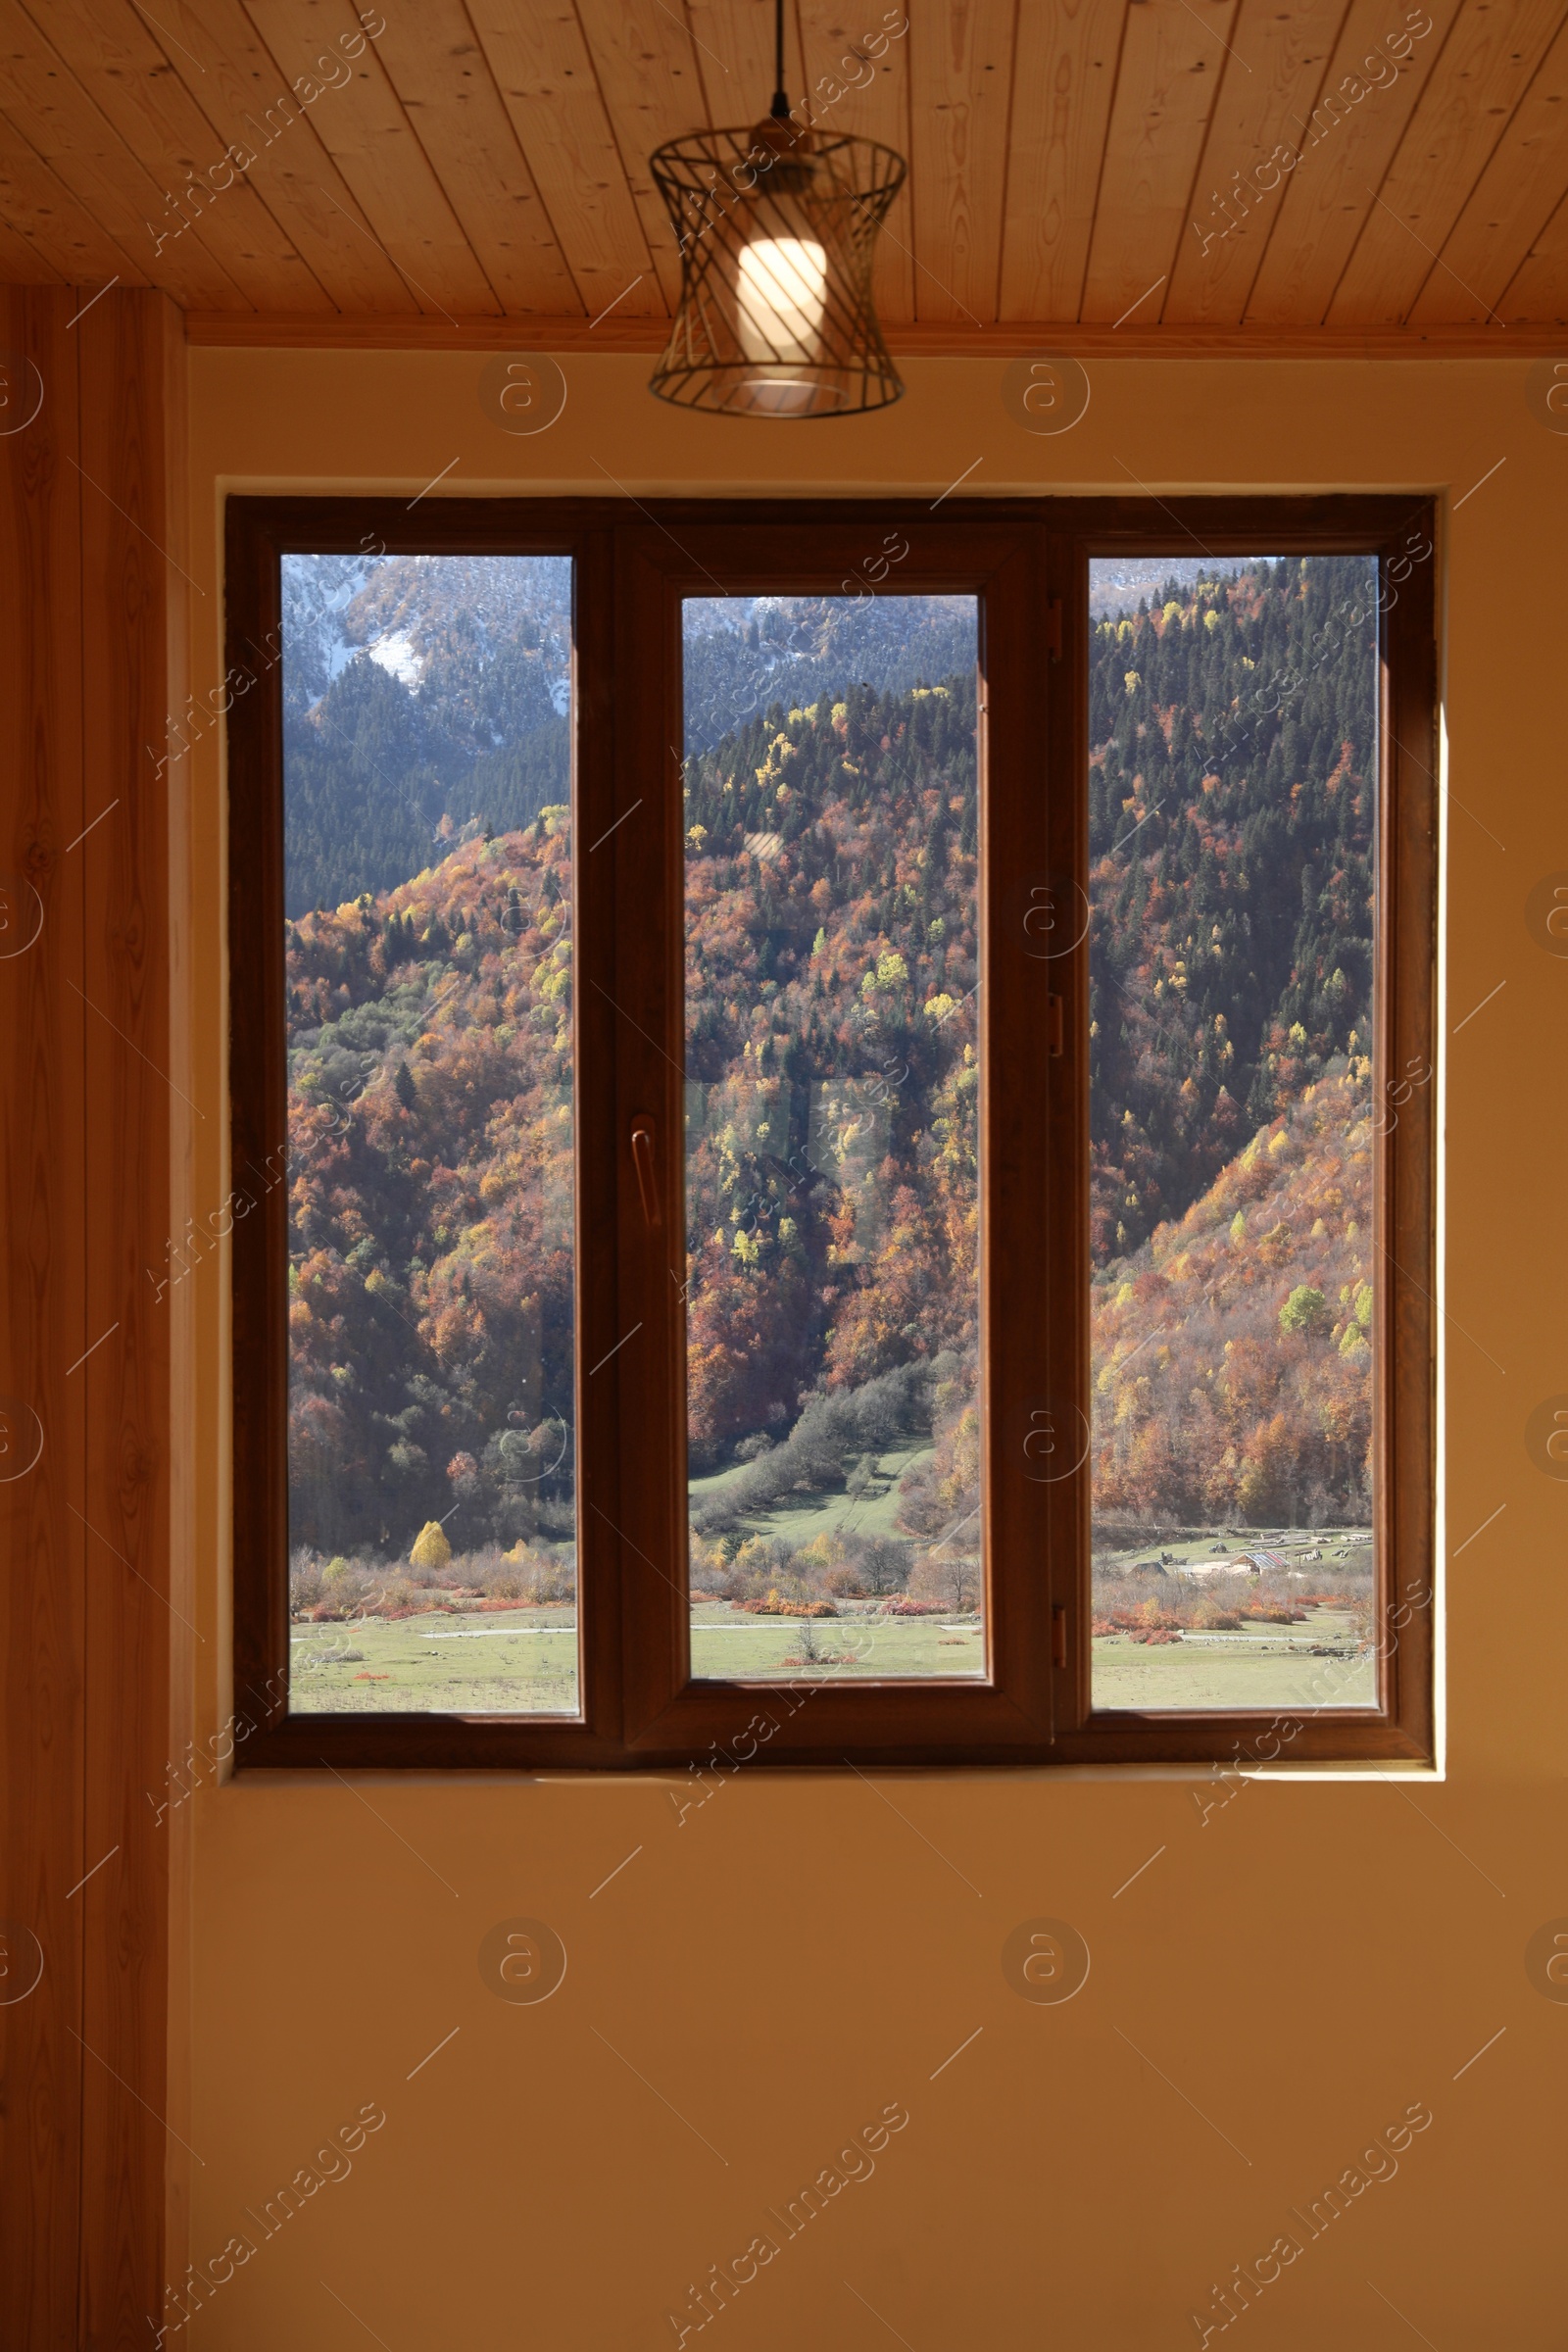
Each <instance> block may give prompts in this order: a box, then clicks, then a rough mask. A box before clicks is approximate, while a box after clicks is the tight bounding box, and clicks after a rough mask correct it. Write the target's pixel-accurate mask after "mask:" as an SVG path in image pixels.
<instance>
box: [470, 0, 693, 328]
mask: <svg viewBox="0 0 1568 2352" xmlns="http://www.w3.org/2000/svg"><path fill="white" fill-rule="evenodd" d="M469 14H470V16H471V18H472V22H473V28H474V30H475V32H476V33H477V34H478V36H479V42H480V46H481V47H482V48H483V50H484V53H485V57H486V59H487V61H488V63H489V67H490V71H491V73H492V74H493V76H494V78H495V82H496V86H497V88H498V89H499V90H500V93H501V96H502V99H503V101H504V103H505V105H506V109H507V112H508V114H509V115H510V116H511V118H512V125H513V128H514V130H515V132H516V134H517V139H518V142H519V144H520V145H521V148H522V151H523V154H524V155H525V156H526V157H527V159H528V168H529V170H530V171H531V172H532V173H533V175H534V179H535V181H536V183H537V185H538V188H539V192H540V194H541V196H542V197H543V198H544V202H545V208H546V210H547V212H548V213H549V215H550V220H551V224H552V226H553V227H554V230H555V234H556V240H557V243H558V244H559V245H560V247H561V249H562V252H563V253H564V256H565V259H566V263H567V266H568V268H569V269H570V270H571V275H572V280H573V282H574V284H575V286H576V288H577V299H578V301H579V302H580V303H581V304H582V306H583V309H584V310H585V311H586V313H587V314H588V316H589V317H590V318H593V317H595V316H597V315H598V314H600V313H602V312H603V311H604V310H606V308H607V307H608V306H609V305H610V304H612V303H613V304H614V305H615V307H616V309H617V310H624V311H628V312H629V313H630V314H631V315H632V316H633V317H642V318H649V317H658V316H659V315H660V314H661V313H662V310H663V307H664V306H663V298H662V295H661V293H660V290H659V278H658V274H657V272H656V271H655V270H654V266H653V257H652V255H651V254H650V253H649V250H648V239H647V236H646V235H645V233H644V230H643V224H642V220H641V217H640V215H639V213H638V210H637V203H636V199H635V198H634V197H633V195H632V192H631V190H630V188H629V187H628V186H627V184H626V171H625V166H624V164H623V162H622V160H621V154H620V149H619V147H618V146H617V144H616V141H615V135H614V132H613V129H612V127H611V123H610V117H609V115H608V114H607V112H606V111H605V102H604V96H603V93H602V92H601V90H600V87H599V77H598V75H597V74H596V73H595V72H594V63H593V59H592V58H591V56H590V55H589V53H588V46H587V43H586V42H585V41H584V39H583V35H582V26H581V25H579V23H578V21H577V13H576V10H575V9H574V8H573V7H572V6H571V5H570V0H527V4H526V5H525V6H522V7H519V6H518V5H517V4H516V0H470V7H469Z"/></svg>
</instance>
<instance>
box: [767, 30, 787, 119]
mask: <svg viewBox="0 0 1568 2352" xmlns="http://www.w3.org/2000/svg"><path fill="white" fill-rule="evenodd" d="M789 111H790V102H789V94H788V92H787V91H786V89H785V87H784V0H773V105H772V109H771V112H772V116H773V120H774V122H775V123H784V122H787V121H788V119H789Z"/></svg>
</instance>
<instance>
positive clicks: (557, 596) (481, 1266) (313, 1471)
mask: <svg viewBox="0 0 1568 2352" xmlns="http://www.w3.org/2000/svg"><path fill="white" fill-rule="evenodd" d="M570 641H571V565H570V564H569V562H567V561H565V560H564V559H558V558H533V557H500V558H470V557H447V556H431V557H412V556H390V557H387V556H381V557H368V558H363V559H362V558H357V557H349V556H336V555H333V556H319V555H317V556H312V555H298V556H287V557H285V558H284V560H283V700H284V831H285V852H286V874H287V898H286V908H287V917H288V919H287V921H286V923H285V926H284V928H285V937H286V941H287V987H288V1006H287V1036H288V1062H289V1140H288V1184H289V1321H290V1367H289V1550H290V1560H289V1615H290V1655H291V1660H292V1669H293V1672H292V1679H291V1697H290V1704H291V1706H292V1707H293V1708H294V1709H295V1710H296V1711H303V1712H309V1713H317V1712H321V1711H328V1712H342V1711H345V1710H354V1711H367V1710H368V1711H376V1712H384V1711H407V1710H410V1709H432V1710H437V1711H441V1712H460V1713H463V1714H479V1715H496V1714H529V1715H538V1714H550V1715H559V1714H575V1713H576V1711H577V1691H578V1671H577V1633H576V1627H577V1611H576V1606H575V1601H576V1499H575V1496H576V1480H575V1463H574V1451H573V1444H572V1430H573V1420H574V1413H573V1366H574V1312H573V1290H572V1269H573V1235H572V1074H573V1054H572V1011H571V1003H572V991H571V896H572V891H571V792H570V764H571V739H570V711H569V702H568V694H569V688H568V679H569V672H570ZM240 980H241V982H242V976H240ZM237 984H239V983H237Z"/></svg>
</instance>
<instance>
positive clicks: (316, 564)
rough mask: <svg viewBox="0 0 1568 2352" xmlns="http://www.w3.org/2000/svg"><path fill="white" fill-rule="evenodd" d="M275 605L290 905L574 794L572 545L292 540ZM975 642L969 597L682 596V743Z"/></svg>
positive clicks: (932, 668) (384, 873)
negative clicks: (492, 549)
mask: <svg viewBox="0 0 1568 2352" xmlns="http://www.w3.org/2000/svg"><path fill="white" fill-rule="evenodd" d="M895 561H897V557H896V553H895V552H894V551H892V550H890V551H889V552H888V553H887V554H885V555H877V556H872V557H870V558H869V559H868V562H869V563H870V564H871V565H872V566H875V565H877V564H880V565H881V567H882V569H883V571H884V573H885V572H886V570H887V568H888V567H889V565H890V564H892V563H893V562H895ZM282 614H283V708H284V739H285V757H286V760H287V767H288V780H289V783H288V798H287V807H286V812H285V856H286V873H287V882H286V905H287V910H288V912H289V914H290V915H301V914H304V913H305V912H307V911H308V910H309V909H311V908H314V907H336V906H339V905H341V904H342V903H343V902H344V901H345V900H347V899H350V898H354V897H357V896H358V895H359V893H360V892H361V891H362V890H366V889H369V890H373V891H384V890H390V889H393V888H395V887H396V885H397V884H398V883H400V882H402V881H405V880H407V879H408V878H409V877H410V876H411V875H413V874H415V873H417V872H418V871H419V870H420V868H421V867H423V866H424V865H426V864H427V863H428V862H429V856H430V851H431V849H432V847H434V846H435V845H436V843H437V842H438V841H441V842H449V841H451V840H452V839H454V838H457V839H462V838H464V837H465V835H466V834H467V833H469V832H472V833H482V832H483V831H484V830H485V828H486V827H487V826H488V827H489V829H490V830H491V831H492V832H496V833H500V832H506V831H510V830H513V829H515V828H517V827H519V826H522V825H526V824H528V823H530V822H531V821H532V820H533V818H534V817H535V816H536V815H537V814H538V811H539V810H540V809H542V808H544V807H545V806H547V805H549V804H553V803H559V802H562V801H564V800H565V798H566V797H567V790H568V778H569V773H570V758H571V750H570V734H569V722H568V718H567V709H568V703H569V695H570V671H571V565H570V563H569V561H568V560H567V559H565V558H564V557H534V556H384V555H378V554H374V553H368V554H366V555H364V556H344V555H337V556H319V555H288V556H285V557H284V558H283V564H282ZM975 645H976V637H975V608H974V603H973V600H972V599H971V598H967V597H933V596H925V597H894V596H872V595H871V594H870V592H869V590H868V589H867V590H865V591H864V593H863V594H860V595H858V596H850V597H839V598H831V599H829V598H821V597H782V598H781V597H753V596H741V597H706V598H692V599H689V600H688V602H687V606H686V625H685V696H686V715H687V733H686V742H687V750H688V752H689V753H691V754H692V755H693V756H700V755H701V754H703V753H705V752H708V751H710V750H711V749H712V747H713V746H714V745H715V744H716V743H717V742H718V741H719V740H720V739H721V738H722V737H724V736H725V735H728V734H730V733H731V732H733V730H734V729H736V728H737V727H740V726H743V725H745V724H746V723H747V722H748V721H750V720H751V719H753V718H756V717H757V716H759V715H760V712H761V711H763V710H764V709H766V708H767V706H768V705H769V704H771V703H773V702H775V701H779V702H782V703H784V704H785V705H786V706H789V705H805V704H807V703H809V702H811V701H812V700H815V699H820V697H821V696H822V695H823V694H824V693H829V692H831V693H837V692H839V691H840V690H841V688H842V685H843V683H844V681H845V680H847V679H853V680H855V681H857V682H863V683H865V684H867V685H870V686H871V687H873V688H875V689H876V690H877V691H879V692H880V691H887V690H899V689H902V688H904V687H907V686H911V685H913V684H915V683H917V682H919V681H921V680H924V679H928V678H937V677H946V676H949V675H950V674H952V673H954V672H956V671H957V670H960V669H963V668H965V667H972V665H973V662H974V659H975ZM443 828H444V829H443Z"/></svg>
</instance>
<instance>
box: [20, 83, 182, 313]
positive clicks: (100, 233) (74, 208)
mask: <svg viewBox="0 0 1568 2352" xmlns="http://www.w3.org/2000/svg"><path fill="white" fill-rule="evenodd" d="M0 214H3V215H4V217H5V219H6V221H8V222H9V223H10V226H11V228H12V230H13V232H14V235H15V237H16V238H17V239H19V240H20V241H21V244H22V246H23V248H24V249H25V252H27V253H28V254H29V255H32V256H34V257H35V267H34V268H31V269H28V270H25V271H24V272H23V274H22V275H21V276H20V277H18V278H14V279H13V280H12V281H11V282H12V283H13V284H16V285H27V284H29V283H30V284H39V285H44V284H47V283H48V282H49V280H50V279H51V278H59V279H64V280H65V281H66V282H67V283H68V284H78V285H79V284H82V283H84V282H96V283H97V284H99V285H102V284H104V283H105V282H106V281H107V280H108V279H109V278H112V277H118V278H119V279H120V282H121V284H122V285H123V286H144V285H146V284H147V283H148V282H149V281H148V278H147V276H146V273H145V271H143V270H138V269H137V267H136V265H135V263H134V262H133V261H132V260H131V258H130V255H129V254H128V253H127V252H126V251H125V250H124V249H123V247H121V246H119V245H117V244H116V242H115V240H114V238H113V237H112V236H110V235H109V233H108V231H107V230H106V229H104V228H103V227H101V226H100V224H99V223H98V222H97V221H95V220H94V219H93V217H92V215H91V214H90V213H89V212H88V211H87V208H86V206H85V205H84V204H82V203H81V201H80V199H79V198H78V197H77V196H76V195H75V193H74V192H73V190H72V189H71V188H68V187H67V185H66V183H65V181H64V180H63V179H61V178H60V177H59V176H58V174H57V173H55V172H52V171H51V170H50V169H49V166H48V165H47V164H46V163H45V162H44V160H43V158H42V156H41V155H39V154H38V152H37V151H36V149H35V148H34V147H32V146H31V144H30V143H29V142H28V140H27V139H26V138H25V136H24V135H23V133H22V132H21V131H20V130H19V129H18V128H17V126H16V124H15V123H12V122H10V121H9V120H8V118H7V117H6V116H4V115H0Z"/></svg>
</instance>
